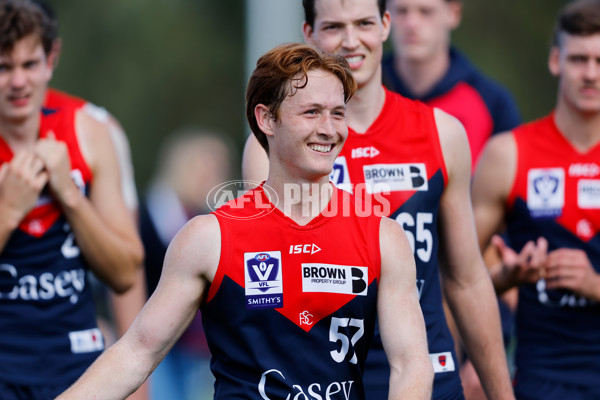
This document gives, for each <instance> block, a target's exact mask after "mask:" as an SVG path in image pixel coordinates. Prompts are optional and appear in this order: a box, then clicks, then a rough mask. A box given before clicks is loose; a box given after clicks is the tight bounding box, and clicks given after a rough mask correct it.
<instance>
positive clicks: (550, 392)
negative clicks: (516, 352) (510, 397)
mask: <svg viewBox="0 0 600 400" xmlns="http://www.w3.org/2000/svg"><path fill="white" fill-rule="evenodd" d="M515 397H516V398H517V400H600V386H597V385H594V386H584V385H578V384H573V383H565V382H558V381H556V380H549V379H543V378H539V377H534V376H531V375H527V376H524V375H523V374H519V373H517V376H516V378H515Z"/></svg>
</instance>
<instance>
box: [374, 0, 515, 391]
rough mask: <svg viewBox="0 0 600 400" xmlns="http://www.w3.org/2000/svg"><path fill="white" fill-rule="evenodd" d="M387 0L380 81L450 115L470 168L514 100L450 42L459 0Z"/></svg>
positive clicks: (471, 379) (507, 310)
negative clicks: (464, 141) (386, 44)
mask: <svg viewBox="0 0 600 400" xmlns="http://www.w3.org/2000/svg"><path fill="white" fill-rule="evenodd" d="M387 6H388V10H389V11H390V14H391V27H392V29H391V36H392V44H393V48H394V50H393V52H390V53H388V54H384V56H383V60H382V63H381V66H382V74H383V84H384V85H385V86H386V87H387V88H388V89H389V90H391V91H394V92H396V93H400V94H401V95H402V96H404V97H408V98H411V99H416V100H421V101H423V102H425V103H427V104H429V105H431V106H433V107H437V108H440V109H441V110H444V111H446V112H447V113H448V114H450V115H452V116H454V117H456V118H457V119H458V120H459V121H460V122H461V123H462V124H463V126H464V127H465V131H466V132H467V138H468V139H469V147H470V149H471V163H472V171H474V170H475V166H476V165H477V160H478V159H479V155H480V152H481V150H482V149H483V146H484V144H485V142H486V141H487V140H488V139H489V138H490V137H491V135H493V134H495V133H498V132H504V131H507V130H509V129H512V128H514V127H516V126H517V125H518V124H519V123H520V122H521V119H520V116H519V112H518V108H517V105H516V103H515V101H514V100H513V98H512V96H511V95H510V94H509V93H508V91H507V90H506V89H504V88H503V87H501V86H500V85H498V84H497V83H496V82H494V81H492V80H491V79H489V78H488V77H486V76H485V75H483V74H482V73H481V72H480V71H479V70H477V69H476V68H475V67H474V66H473V65H472V64H471V63H470V62H469V60H468V59H467V58H466V57H465V55H464V54H462V53H461V52H460V51H459V50H458V49H457V48H456V47H454V46H452V45H451V44H450V35H451V33H452V31H453V30H454V29H456V28H458V26H459V25H460V22H461V19H462V7H463V4H462V1H461V0H388V2H387ZM484 256H485V258H486V262H488V260H489V258H497V255H496V254H495V252H494V249H493V248H492V249H491V250H488V251H487V252H485V251H484ZM499 300H500V301H499V306H500V311H501V312H500V316H501V320H502V331H503V337H504V343H505V344H506V345H508V344H510V341H511V339H512V335H513V319H514V317H513V311H514V308H515V307H516V301H517V293H516V290H514V291H510V292H507V293H504V294H503V295H502V298H501V299H499ZM446 317H447V319H448V322H449V325H450V327H451V331H453V334H456V328H455V327H454V324H453V323H452V315H451V314H450V313H446ZM455 339H456V338H455ZM457 347H460V340H459V341H458V343H457ZM461 353H462V351H460V353H459V354H458V357H459V360H460V358H461V356H462V354H461ZM461 378H462V382H463V387H464V389H465V395H466V397H467V398H476V397H478V398H482V397H484V395H483V393H482V388H481V385H480V383H479V382H478V378H477V375H476V374H475V372H474V370H473V366H472V365H471V363H470V361H469V360H468V359H467V360H462V362H461ZM476 393H477V394H478V396H477V395H476Z"/></svg>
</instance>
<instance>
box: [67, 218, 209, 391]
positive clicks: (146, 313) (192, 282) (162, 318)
mask: <svg viewBox="0 0 600 400" xmlns="http://www.w3.org/2000/svg"><path fill="white" fill-rule="evenodd" d="M220 237H221V235H220V230H219V224H218V222H217V219H216V218H215V217H214V216H213V215H210V214H209V215H202V216H199V217H196V218H194V219H193V220H191V221H190V222H188V223H187V224H186V225H185V226H184V227H183V228H182V230H181V231H180V232H179V233H178V234H177V236H175V238H174V239H173V241H172V242H171V244H170V246H169V249H168V250H167V254H166V257H165V264H164V267H163V273H162V275H161V278H160V282H159V284H158V286H157V288H156V290H155V291H154V293H153V295H152V297H150V299H149V300H148V302H147V303H146V305H145V306H144V308H143V309H142V311H141V312H140V314H139V315H138V317H137V318H136V320H135V321H134V323H133V325H132V326H131V328H130V329H129V330H128V331H127V333H126V334H125V335H124V336H123V337H122V338H121V339H120V340H119V341H117V342H116V343H115V344H114V345H113V346H112V347H110V348H109V349H108V350H107V351H106V352H104V353H103V354H102V355H101V356H100V357H99V358H98V359H97V360H96V361H95V362H94V363H93V364H92V366H91V367H90V368H89V369H88V370H87V371H86V373H85V374H84V375H82V377H81V378H80V379H79V380H78V381H77V382H76V383H75V384H74V385H73V386H71V388H69V390H67V391H66V392H65V393H63V394H62V395H61V396H59V397H58V399H60V400H68V399H73V400H75V399H91V398H94V399H124V398H126V397H127V396H128V395H129V394H131V393H133V392H134V391H135V390H136V389H137V388H138V387H139V386H140V385H141V384H142V382H143V381H144V380H145V379H146V378H147V377H148V376H149V375H150V374H151V373H152V371H153V370H154V368H156V366H157V365H158V364H159V363H160V361H161V360H162V359H163V358H164V357H165V355H166V354H167V353H168V351H169V350H170V349H171V347H173V345H174V344H175V342H176V341H177V340H178V339H179V337H180V336H181V334H182V333H183V331H184V330H185V329H186V328H187V326H188V325H189V324H190V322H191V321H192V319H193V318H194V316H195V315H196V312H197V311H198V308H199V307H200V305H201V301H202V299H203V298H204V292H205V290H207V288H208V284H209V282H210V281H211V280H212V279H213V277H214V274H215V271H216V268H217V265H218V263H219V258H220V252H221V239H220Z"/></svg>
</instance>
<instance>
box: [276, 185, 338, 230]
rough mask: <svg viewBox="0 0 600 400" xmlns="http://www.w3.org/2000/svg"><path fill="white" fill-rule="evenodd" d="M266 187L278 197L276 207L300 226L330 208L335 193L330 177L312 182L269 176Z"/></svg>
mask: <svg viewBox="0 0 600 400" xmlns="http://www.w3.org/2000/svg"><path fill="white" fill-rule="evenodd" d="M265 186H268V187H269V189H270V190H272V191H274V192H275V194H276V195H277V196H276V198H277V200H276V201H274V202H273V203H274V205H275V206H276V207H277V208H278V209H279V210H280V211H281V212H283V213H284V214H285V215H286V216H287V217H289V218H290V219H292V220H293V221H294V222H295V223H296V224H298V225H300V226H304V225H306V224H308V223H310V221H312V220H313V219H315V218H316V217H317V216H318V215H319V214H320V213H321V212H322V211H323V210H324V209H325V208H326V207H327V206H328V204H329V201H330V200H331V196H332V193H333V185H332V184H331V183H330V182H329V176H323V177H321V178H319V179H314V180H310V179H299V178H297V177H287V178H286V177H283V176H278V175H277V174H269V177H268V178H267V181H266V182H265Z"/></svg>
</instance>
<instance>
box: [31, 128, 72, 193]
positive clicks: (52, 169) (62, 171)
mask: <svg viewBox="0 0 600 400" xmlns="http://www.w3.org/2000/svg"><path fill="white" fill-rule="evenodd" d="M35 153H36V154H37V155H38V156H39V157H40V158H41V159H42V160H43V161H44V165H45V166H46V171H48V175H49V179H48V183H49V185H50V190H51V191H52V194H53V195H54V197H55V198H56V200H57V201H58V202H60V203H62V204H64V203H68V201H69V199H72V198H73V197H74V196H79V189H78V188H77V185H75V182H73V179H72V178H71V160H70V158H69V151H68V148H67V144H66V143H65V142H61V141H58V140H56V139H55V137H54V134H53V133H52V132H51V133H50V135H48V137H46V138H43V139H39V140H38V141H37V143H36V145H35Z"/></svg>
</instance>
